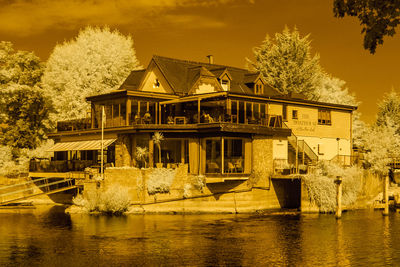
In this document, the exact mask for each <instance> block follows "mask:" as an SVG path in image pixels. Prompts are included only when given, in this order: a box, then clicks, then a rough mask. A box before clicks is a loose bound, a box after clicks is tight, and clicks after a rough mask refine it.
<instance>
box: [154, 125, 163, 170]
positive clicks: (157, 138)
mask: <svg viewBox="0 0 400 267" xmlns="http://www.w3.org/2000/svg"><path fill="white" fill-rule="evenodd" d="M152 139H153V142H154V144H156V145H157V147H158V163H161V141H162V140H164V135H163V134H162V132H155V133H154V135H153V137H152Z"/></svg>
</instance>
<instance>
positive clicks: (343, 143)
mask: <svg viewBox="0 0 400 267" xmlns="http://www.w3.org/2000/svg"><path fill="white" fill-rule="evenodd" d="M299 139H300V140H304V141H306V143H307V144H308V145H309V146H310V147H311V149H312V150H313V151H314V152H315V154H317V155H318V158H319V159H321V160H331V159H332V158H334V157H335V156H336V155H338V154H339V155H351V142H350V140H345V139H340V140H339V141H337V140H336V138H319V137H303V136H299ZM338 147H339V149H338Z"/></svg>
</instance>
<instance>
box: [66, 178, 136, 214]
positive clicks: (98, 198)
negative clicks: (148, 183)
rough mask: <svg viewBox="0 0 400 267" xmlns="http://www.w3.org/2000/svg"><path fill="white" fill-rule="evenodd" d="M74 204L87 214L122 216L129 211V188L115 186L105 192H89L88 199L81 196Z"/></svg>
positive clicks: (78, 196) (77, 197) (76, 198)
mask: <svg viewBox="0 0 400 267" xmlns="http://www.w3.org/2000/svg"><path fill="white" fill-rule="evenodd" d="M72 202H73V203H74V204H75V205H77V206H80V207H82V208H83V209H84V210H85V211H87V212H96V211H98V212H103V213H107V214H115V215H120V214H123V213H124V212H126V211H127V210H128V208H129V205H130V202H131V199H130V196H129V192H128V189H127V188H124V187H122V186H120V185H119V184H114V185H111V186H110V187H109V188H108V189H107V190H106V191H104V192H102V191H101V190H99V189H96V190H95V191H89V192H87V194H86V197H83V196H82V195H81V194H79V195H77V196H76V197H75V198H74V199H73V200H72Z"/></svg>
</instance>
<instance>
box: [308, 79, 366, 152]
mask: <svg viewBox="0 0 400 267" xmlns="http://www.w3.org/2000/svg"><path fill="white" fill-rule="evenodd" d="M345 86H346V82H345V81H343V80H341V79H339V78H336V77H333V76H331V75H329V74H323V75H322V78H321V84H320V86H319V87H318V88H317V90H316V91H315V92H314V95H315V99H316V100H318V101H320V102H326V103H334V104H342V105H350V106H358V105H359V104H360V102H359V101H357V99H356V97H355V95H353V94H351V93H350V92H349V90H348V88H347V87H345ZM352 119H353V127H352V130H353V144H354V145H356V146H361V145H362V142H363V136H364V135H365V134H366V130H367V127H366V125H365V123H364V122H363V121H362V120H361V113H360V112H359V111H358V110H356V111H354V112H353V117H352Z"/></svg>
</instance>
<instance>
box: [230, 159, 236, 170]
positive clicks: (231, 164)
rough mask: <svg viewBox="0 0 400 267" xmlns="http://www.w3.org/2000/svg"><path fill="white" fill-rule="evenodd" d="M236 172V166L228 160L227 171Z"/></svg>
mask: <svg viewBox="0 0 400 267" xmlns="http://www.w3.org/2000/svg"><path fill="white" fill-rule="evenodd" d="M235 172H236V167H235V165H233V163H232V162H230V161H228V173H235Z"/></svg>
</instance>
